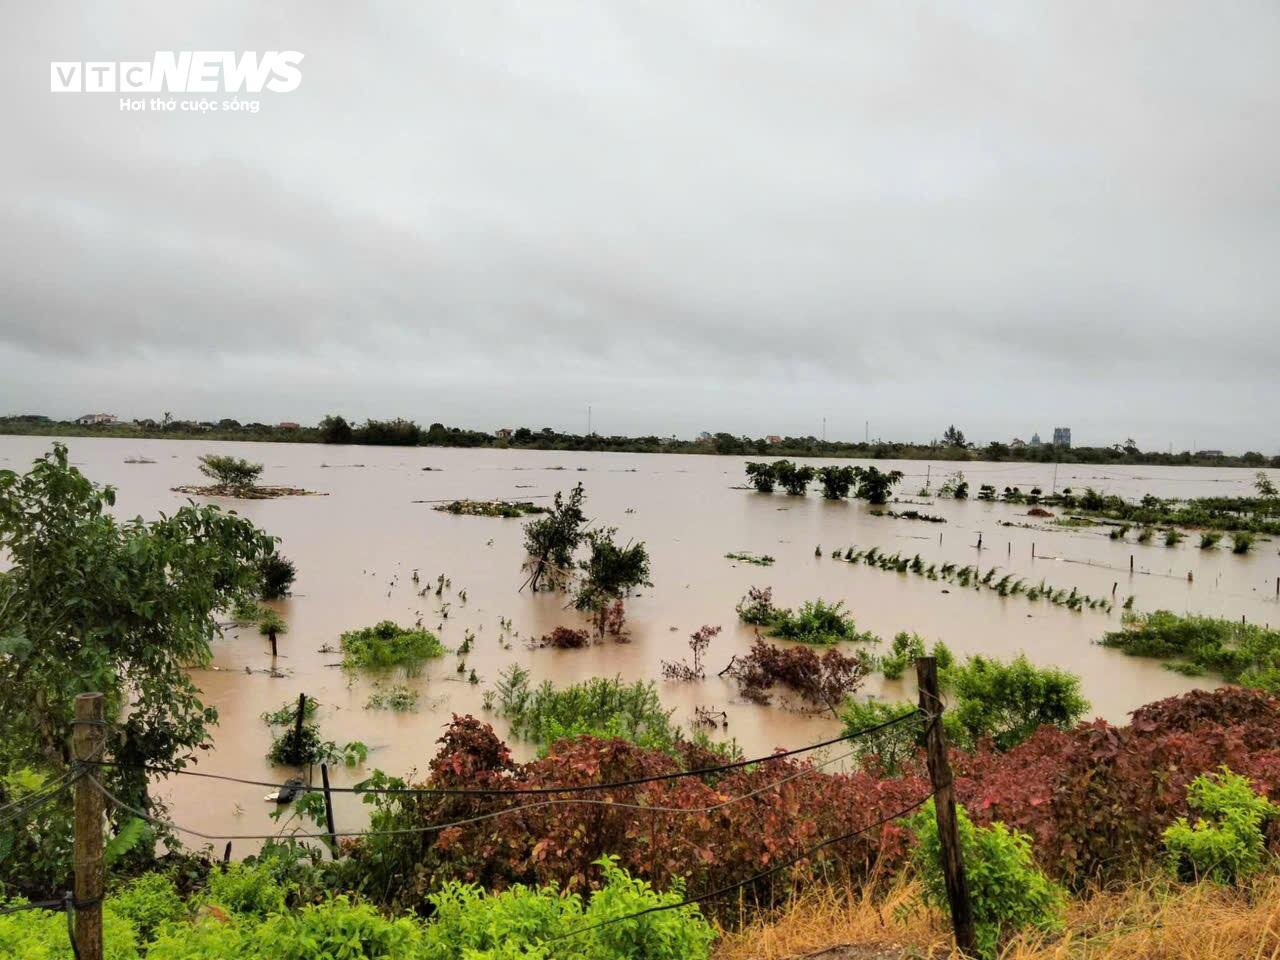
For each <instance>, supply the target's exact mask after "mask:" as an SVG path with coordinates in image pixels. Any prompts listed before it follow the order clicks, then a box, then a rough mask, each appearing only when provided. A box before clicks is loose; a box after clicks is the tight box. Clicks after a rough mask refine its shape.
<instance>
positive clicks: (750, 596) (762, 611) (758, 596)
mask: <svg viewBox="0 0 1280 960" xmlns="http://www.w3.org/2000/svg"><path fill="white" fill-rule="evenodd" d="M734 609H736V610H737V612H738V619H740V620H741V621H742V622H743V623H749V624H751V625H752V626H755V627H763V626H766V625H767V624H770V623H772V622H773V618H774V617H775V616H776V615H777V612H778V611H777V608H776V607H774V605H773V588H772V587H751V588H750V589H749V590H747V595H746V596H745V597H743V598H742V599H741V600H739V601H738V605H737V607H735V608H734Z"/></svg>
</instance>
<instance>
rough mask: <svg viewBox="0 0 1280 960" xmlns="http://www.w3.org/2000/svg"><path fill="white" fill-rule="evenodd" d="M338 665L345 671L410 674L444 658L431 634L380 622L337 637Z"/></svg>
mask: <svg viewBox="0 0 1280 960" xmlns="http://www.w3.org/2000/svg"><path fill="white" fill-rule="evenodd" d="M339 643H340V645H341V647H342V665H343V667H345V668H347V669H364V670H389V669H392V668H394V667H403V668H404V669H405V670H407V671H410V672H412V671H414V670H416V669H417V668H418V667H420V666H421V665H422V663H423V661H425V660H430V659H433V658H435V657H442V656H444V652H445V651H444V645H443V644H442V643H441V642H440V641H439V640H438V639H437V638H436V635H435V634H434V633H431V632H430V631H429V630H423V629H421V628H408V627H402V626H400V625H398V624H397V623H395V621H393V620H383V621H382V622H381V623H378V624H375V625H374V626H372V627H365V628H363V629H361V630H348V631H347V632H346V633H344V634H342V636H341V637H340V638H339Z"/></svg>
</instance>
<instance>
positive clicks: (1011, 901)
mask: <svg viewBox="0 0 1280 960" xmlns="http://www.w3.org/2000/svg"><path fill="white" fill-rule="evenodd" d="M956 819H957V821H958V826H959V831H960V855H961V857H962V858H963V860H964V866H965V879H966V880H967V882H968V887H969V899H970V901H971V903H972V905H973V919H974V926H975V927H976V928H977V934H978V949H979V952H980V953H981V955H982V956H983V957H986V958H991V960H994V958H995V957H996V956H997V954H998V952H999V946H1000V943H1001V941H1003V940H1005V939H1006V938H1008V937H1010V936H1012V935H1013V934H1015V933H1017V932H1019V931H1021V930H1026V929H1034V930H1040V931H1043V932H1045V933H1052V932H1054V931H1056V930H1060V929H1062V927H1063V925H1064V922H1065V910H1066V894H1065V892H1064V891H1063V890H1062V888H1061V887H1059V886H1058V885H1057V884H1055V883H1054V882H1053V881H1051V880H1050V879H1049V878H1048V877H1046V876H1045V875H1044V873H1043V872H1042V871H1041V870H1040V869H1039V867H1037V866H1036V862H1035V858H1034V857H1033V856H1032V853H1031V838H1030V837H1028V836H1027V835H1026V834H1023V833H1018V832H1017V831H1013V830H1010V829H1009V828H1008V827H1006V826H1005V825H1004V824H1003V823H999V822H997V823H993V824H992V825H991V826H989V827H978V826H975V825H974V823H973V821H972V820H970V819H969V815H968V814H967V813H966V812H965V809H964V807H962V806H957V807H956ZM910 825H911V828H912V830H913V831H914V832H915V835H916V839H917V840H918V841H919V843H918V845H917V847H916V849H915V852H914V854H913V863H914V864H915V867H916V869H917V870H918V871H919V873H920V878H921V881H922V883H923V885H924V890H923V893H922V894H921V899H922V900H923V901H924V902H925V904H927V905H928V906H930V907H933V908H935V909H938V910H942V911H945V910H947V908H948V907H947V904H948V901H947V888H946V882H945V880H944V879H943V874H942V845H941V842H940V841H939V839H938V824H937V819H936V813H935V811H934V805H933V801H932V800H930V801H929V802H928V804H926V805H925V806H924V808H923V809H921V811H920V812H919V813H918V814H916V815H915V816H914V817H912V818H911V821H910Z"/></svg>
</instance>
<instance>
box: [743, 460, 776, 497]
mask: <svg viewBox="0 0 1280 960" xmlns="http://www.w3.org/2000/svg"><path fill="white" fill-rule="evenodd" d="M747 479H748V480H750V481H751V483H752V485H753V486H754V487H755V488H756V489H757V490H758V491H760V492H761V493H773V486H774V484H775V483H776V482H777V477H776V476H774V472H773V464H771V463H761V462H754V461H753V462H751V463H748V464H747Z"/></svg>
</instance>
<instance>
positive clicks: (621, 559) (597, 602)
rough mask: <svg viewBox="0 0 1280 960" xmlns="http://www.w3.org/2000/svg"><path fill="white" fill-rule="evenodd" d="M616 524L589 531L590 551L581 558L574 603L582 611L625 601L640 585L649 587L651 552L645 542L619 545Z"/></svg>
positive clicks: (599, 608)
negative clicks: (580, 572) (580, 574)
mask: <svg viewBox="0 0 1280 960" xmlns="http://www.w3.org/2000/svg"><path fill="white" fill-rule="evenodd" d="M617 533H618V531H617V529H616V528H614V527H600V528H597V529H594V530H588V531H587V533H586V541H587V545H588V546H589V547H590V549H591V552H590V554H589V555H588V556H587V558H586V559H585V560H582V561H579V563H578V567H579V569H580V570H581V571H582V580H581V582H580V583H579V584H578V593H577V597H576V598H575V599H574V605H575V606H577V608H578V609H579V610H590V611H593V612H596V613H598V612H599V611H600V610H601V609H603V608H604V606H605V605H606V604H609V603H612V602H614V601H615V600H623V599H625V598H626V597H628V596H630V594H631V592H632V591H633V590H635V589H637V588H639V587H649V586H652V584H651V583H650V582H649V551H648V550H647V549H646V548H645V545H644V543H643V542H639V543H637V542H634V541H629V542H628V543H627V545H626V546H619V545H618V543H617V541H616V540H615V539H614V538H615V537H616V536H617Z"/></svg>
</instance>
